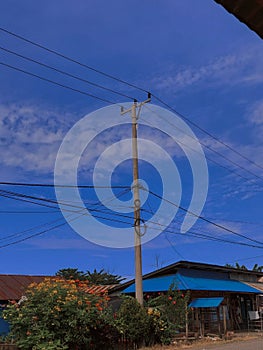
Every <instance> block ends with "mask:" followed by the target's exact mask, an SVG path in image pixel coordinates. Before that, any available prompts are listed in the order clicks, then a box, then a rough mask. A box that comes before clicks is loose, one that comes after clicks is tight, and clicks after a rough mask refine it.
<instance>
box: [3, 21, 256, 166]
mask: <svg viewBox="0 0 263 350" xmlns="http://www.w3.org/2000/svg"><path fill="white" fill-rule="evenodd" d="M0 30H1V31H2V32H4V33H6V34H9V35H11V36H13V37H16V38H17V39H20V40H22V41H24V42H27V43H29V44H31V45H34V46H36V47H38V48H41V49H43V50H45V51H47V52H49V53H52V54H54V55H56V56H58V57H61V58H63V59H66V60H68V61H70V62H72V63H75V64H77V65H80V66H82V67H84V68H86V69H89V70H91V71H94V72H96V73H98V74H101V75H103V76H105V77H107V78H110V79H112V80H115V81H118V82H120V83H122V84H125V85H127V86H130V87H132V88H134V89H137V90H139V91H142V92H145V93H147V94H149V90H146V89H144V88H141V87H140V86H138V85H135V84H132V83H129V82H128V81H126V80H123V79H120V78H118V77H116V76H113V75H111V74H108V73H105V72H103V71H101V70H99V69H96V68H94V67H91V66H89V65H87V64H84V63H82V62H80V61H78V60H76V59H73V58H71V57H69V56H66V55H64V54H62V53H60V52H58V51H55V50H52V49H50V48H48V47H46V46H44V45H41V44H39V43H37V42H35V41H33V40H30V39H27V38H25V37H24V36H22V35H19V34H16V33H14V32H11V31H10V30H7V29H5V28H3V27H0ZM10 68H11V67H10ZM26 74H27V73H26ZM61 85H62V84H61ZM62 87H65V86H62ZM66 88H69V87H66ZM70 89H72V88H70ZM76 90H77V89H74V90H73V91H76ZM76 92H78V91H76ZM79 92H80V93H83V92H81V91H79ZM151 95H152V97H154V98H155V99H156V100H157V101H159V102H160V103H161V104H163V105H164V106H166V107H167V108H169V109H170V110H171V111H173V112H174V113H176V114H178V115H179V116H180V117H181V118H183V119H184V120H187V121H188V122H189V123H190V124H191V125H193V126H194V127H196V128H197V129H199V130H200V131H202V132H203V133H205V134H206V135H208V136H209V137H210V138H212V139H214V140H215V141H217V142H218V143H220V144H221V145H223V146H224V147H226V148H228V149H229V150H231V151H232V152H234V153H235V154H237V155H238V156H240V157H241V158H243V159H245V160H246V161H248V162H250V163H251V164H253V165H254V166H256V167H258V168H260V169H263V166H261V165H259V164H257V163H256V162H254V161H253V160H251V159H249V158H248V157H246V156H244V155H243V154H242V153H240V152H239V151H237V150H236V149H234V148H233V147H231V146H230V145H228V144H227V143H225V142H223V141H221V140H220V139H219V138H217V137H215V136H214V135H213V134H211V133H210V132H208V131H207V130H205V129H204V128H202V127H200V126H199V125H197V124H196V123H195V122H193V121H192V120H190V119H189V118H187V117H185V116H184V115H182V114H180V113H178V112H177V111H176V110H175V109H174V108H173V107H171V106H170V105H169V104H168V103H166V102H165V101H164V100H162V99H161V98H160V97H158V96H157V95H155V94H151ZM93 97H94V96H93ZM94 98H97V97H94ZM104 102H106V101H105V100H104ZM107 103H112V102H109V101H107Z"/></svg>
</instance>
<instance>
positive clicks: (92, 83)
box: [0, 46, 135, 101]
mask: <svg viewBox="0 0 263 350" xmlns="http://www.w3.org/2000/svg"><path fill="white" fill-rule="evenodd" d="M0 50H2V51H5V52H8V53H10V54H12V55H14V56H17V57H20V58H23V59H24V60H27V61H29V62H33V63H35V64H38V65H39V66H42V67H45V68H48V69H50V70H53V71H55V72H57V73H60V74H63V75H66V76H68V77H70V78H73V79H76V80H78V81H81V82H83V83H86V84H89V85H92V86H95V87H97V88H100V89H103V90H106V91H108V92H111V93H113V94H116V95H119V96H122V97H125V98H128V99H129V100H132V101H134V100H135V98H134V97H131V96H129V95H126V94H123V93H121V92H119V91H116V90H113V89H110V88H107V87H105V86H102V85H100V84H97V83H94V82H92V81H90V80H87V79H83V78H81V77H79V76H76V75H73V74H70V73H68V72H66V71H63V70H60V69H58V68H55V67H52V66H50V65H48V64H46V63H43V62H40V61H37V60H35V59H33V58H31V57H27V56H24V55H21V54H19V53H17V52H15V51H12V50H9V49H7V48H4V47H2V46H0Z"/></svg>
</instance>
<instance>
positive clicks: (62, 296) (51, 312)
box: [3, 278, 114, 350]
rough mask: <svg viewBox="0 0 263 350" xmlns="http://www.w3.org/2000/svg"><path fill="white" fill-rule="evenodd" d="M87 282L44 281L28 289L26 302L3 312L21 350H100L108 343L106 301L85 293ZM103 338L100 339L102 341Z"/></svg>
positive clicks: (12, 305) (108, 319)
mask: <svg viewBox="0 0 263 350" xmlns="http://www.w3.org/2000/svg"><path fill="white" fill-rule="evenodd" d="M86 285H87V282H80V281H74V280H70V281H66V280H62V279H59V278H56V279H46V280H45V281H44V282H42V283H39V284H32V285H31V286H29V288H28V290H27V292H26V297H27V300H25V301H24V302H22V303H21V304H20V305H18V304H17V303H15V302H13V303H12V304H10V305H8V307H7V309H6V310H5V311H4V313H3V314H4V318H5V319H7V320H8V322H9V323H10V325H11V335H12V336H14V338H15V341H16V344H17V345H18V347H19V348H21V349H23V350H41V349H43V350H44V349H45V350H55V349H56V350H66V349H70V350H82V349H91V348H92V349H102V348H103V346H104V345H105V344H107V348H109V346H108V343H110V342H111V328H114V325H113V318H112V317H111V316H110V314H109V311H108V310H107V297H106V296H104V297H101V296H98V295H95V294H88V293H86V292H85V287H86ZM102 336H103V337H102ZM98 346H99V347H98Z"/></svg>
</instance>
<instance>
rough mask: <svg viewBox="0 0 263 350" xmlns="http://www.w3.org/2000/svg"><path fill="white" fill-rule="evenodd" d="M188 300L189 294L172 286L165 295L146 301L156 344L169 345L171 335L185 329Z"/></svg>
mask: <svg viewBox="0 0 263 350" xmlns="http://www.w3.org/2000/svg"><path fill="white" fill-rule="evenodd" d="M189 298H190V294H189V292H187V293H185V294H184V293H182V292H181V291H180V290H178V289H177V288H176V287H175V285H173V284H172V285H171V286H170V288H169V290H168V292H167V293H165V294H164V293H162V294H160V295H159V296H157V297H153V298H149V299H148V302H147V306H148V314H150V315H151V316H152V318H153V326H154V332H155V338H156V341H157V342H160V343H162V344H169V343H170V342H171V339H172V337H173V335H174V334H175V333H177V332H178V331H180V330H181V329H184V328H185V325H186V319H187V318H186V316H187V313H188V306H187V305H188V302H189ZM158 315H159V316H158Z"/></svg>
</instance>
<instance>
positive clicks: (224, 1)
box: [215, 0, 263, 39]
mask: <svg viewBox="0 0 263 350" xmlns="http://www.w3.org/2000/svg"><path fill="white" fill-rule="evenodd" d="M215 1H216V2H217V3H218V4H220V5H222V6H223V7H224V8H225V9H226V10H227V11H228V12H229V13H231V14H232V15H234V16H235V17H236V18H237V19H238V20H239V21H241V22H243V23H245V24H246V25H247V26H248V27H249V28H250V29H251V30H253V31H254V32H255V33H257V34H258V35H259V36H260V37H261V38H262V39H263V0H235V1H229V0H215Z"/></svg>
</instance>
